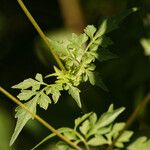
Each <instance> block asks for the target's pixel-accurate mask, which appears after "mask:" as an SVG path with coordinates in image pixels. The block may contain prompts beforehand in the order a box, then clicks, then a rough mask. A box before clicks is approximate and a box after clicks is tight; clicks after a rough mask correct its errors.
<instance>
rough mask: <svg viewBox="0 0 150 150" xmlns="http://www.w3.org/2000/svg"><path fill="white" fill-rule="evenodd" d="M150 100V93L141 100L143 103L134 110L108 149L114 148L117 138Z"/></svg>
mask: <svg viewBox="0 0 150 150" xmlns="http://www.w3.org/2000/svg"><path fill="white" fill-rule="evenodd" d="M149 101H150V93H148V94H147V96H145V98H144V99H143V100H142V101H141V103H140V104H139V105H138V106H137V107H136V109H135V110H134V112H133V113H132V114H131V116H130V117H129V119H128V120H127V122H126V125H125V126H124V128H123V129H122V130H121V131H120V133H119V135H118V136H117V137H116V138H115V139H114V141H113V142H112V144H111V145H110V146H109V147H108V148H107V149H106V150H112V148H113V146H114V145H115V143H116V142H117V140H118V139H119V138H120V136H121V135H122V134H123V132H124V131H125V130H126V129H127V128H128V127H129V126H130V125H131V124H132V123H133V121H134V120H135V119H136V118H137V116H138V114H139V113H140V112H141V110H142V109H144V107H145V106H146V105H147V104H148V102H149Z"/></svg>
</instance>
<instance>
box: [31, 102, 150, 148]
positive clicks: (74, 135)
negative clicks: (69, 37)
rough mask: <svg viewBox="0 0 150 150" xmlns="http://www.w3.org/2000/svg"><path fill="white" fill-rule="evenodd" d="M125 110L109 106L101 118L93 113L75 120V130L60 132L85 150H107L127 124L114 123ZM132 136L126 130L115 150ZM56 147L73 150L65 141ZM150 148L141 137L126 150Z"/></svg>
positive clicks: (131, 133)
mask: <svg viewBox="0 0 150 150" xmlns="http://www.w3.org/2000/svg"><path fill="white" fill-rule="evenodd" d="M124 110H125V108H124V107H121V108H118V109H114V106H113V104H112V105H110V106H109V109H108V111H107V112H105V113H104V114H102V115H101V116H100V117H99V118H98V117H97V115H96V114H95V113H93V112H91V113H88V114H85V115H83V116H82V117H79V118H77V119H75V122H74V124H75V125H74V128H73V129H72V128H68V127H66V128H65V127H63V128H60V129H58V130H59V131H60V132H61V133H62V134H63V135H65V136H66V137H67V138H68V139H69V140H71V141H73V142H75V143H76V144H77V145H80V146H81V147H82V149H83V150H90V149H92V148H95V149H94V150H105V149H106V148H107V146H108V145H111V144H112V143H113V140H114V139H115V138H117V136H118V135H119V132H120V131H121V130H122V129H123V128H124V126H125V124H126V123H125V122H117V123H114V120H115V119H116V118H117V117H118V116H119V115H120V114H121V113H122V112H123V111H124ZM132 135H133V131H130V130H125V131H124V132H123V134H122V135H121V136H120V137H119V139H118V140H117V142H116V143H115V145H114V148H113V150H119V149H122V148H124V143H127V142H129V141H130V138H131V137H132ZM54 136H56V135H55V134H54V133H52V134H50V135H49V136H47V137H46V138H45V139H44V140H42V141H41V142H40V143H39V144H37V145H36V146H35V147H34V148H33V149H32V150H34V149H36V148H37V147H39V146H40V145H41V144H42V143H44V142H46V141H47V140H49V139H50V138H53V137H54ZM56 147H57V149H59V150H73V148H72V147H70V146H69V145H68V144H66V143H65V142H63V141H59V142H58V143H57V144H56ZM96 148H97V149H96ZM148 148H150V140H147V138H146V137H140V138H138V139H137V140H135V141H134V142H133V143H130V144H128V146H126V150H148Z"/></svg>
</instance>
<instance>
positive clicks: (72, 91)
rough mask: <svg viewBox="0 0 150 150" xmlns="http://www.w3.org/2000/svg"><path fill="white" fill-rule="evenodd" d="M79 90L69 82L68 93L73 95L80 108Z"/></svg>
mask: <svg viewBox="0 0 150 150" xmlns="http://www.w3.org/2000/svg"><path fill="white" fill-rule="evenodd" d="M79 93H80V90H79V89H78V88H76V87H74V86H72V85H71V84H69V94H70V95H71V96H72V97H73V99H74V100H75V101H76V102H77V104H78V106H79V107H80V108H81V106H82V105H81V100H80V94H79Z"/></svg>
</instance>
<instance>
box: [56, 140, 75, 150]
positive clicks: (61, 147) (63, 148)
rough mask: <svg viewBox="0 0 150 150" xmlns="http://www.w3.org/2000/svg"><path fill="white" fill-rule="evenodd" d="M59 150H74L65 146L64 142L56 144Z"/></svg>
mask: <svg viewBox="0 0 150 150" xmlns="http://www.w3.org/2000/svg"><path fill="white" fill-rule="evenodd" d="M56 146H57V147H58V149H59V150H74V149H73V148H71V147H70V146H69V145H67V144H66V143H65V142H62V141H60V142H58V143H57V145H56Z"/></svg>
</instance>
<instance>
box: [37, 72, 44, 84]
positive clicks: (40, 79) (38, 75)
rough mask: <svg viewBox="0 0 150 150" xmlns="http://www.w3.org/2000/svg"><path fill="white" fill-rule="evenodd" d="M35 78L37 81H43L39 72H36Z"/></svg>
mask: <svg viewBox="0 0 150 150" xmlns="http://www.w3.org/2000/svg"><path fill="white" fill-rule="evenodd" d="M35 79H36V80H38V81H39V82H43V77H42V75H41V74H40V73H37V74H36V76H35Z"/></svg>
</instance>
